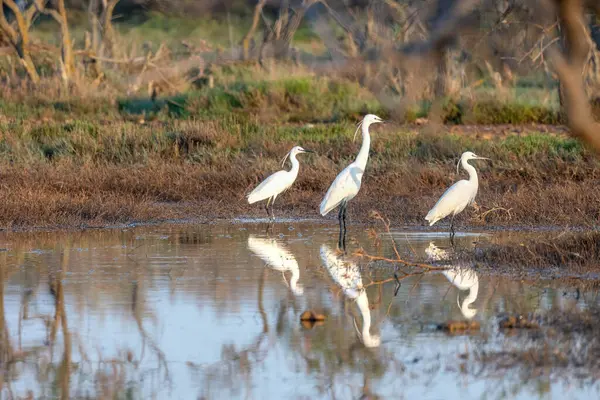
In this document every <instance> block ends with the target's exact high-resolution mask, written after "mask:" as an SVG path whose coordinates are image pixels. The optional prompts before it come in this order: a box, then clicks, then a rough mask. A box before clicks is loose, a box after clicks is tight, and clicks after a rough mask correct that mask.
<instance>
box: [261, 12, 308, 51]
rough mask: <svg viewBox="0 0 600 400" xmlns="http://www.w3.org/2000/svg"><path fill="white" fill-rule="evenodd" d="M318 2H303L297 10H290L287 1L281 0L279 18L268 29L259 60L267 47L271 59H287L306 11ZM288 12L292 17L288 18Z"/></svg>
mask: <svg viewBox="0 0 600 400" xmlns="http://www.w3.org/2000/svg"><path fill="white" fill-rule="evenodd" d="M318 2H319V0H304V1H303V2H302V5H301V6H300V7H298V8H291V7H290V6H289V2H288V0H282V1H281V6H280V8H279V17H278V18H277V21H275V23H274V24H273V26H272V27H269V28H268V32H267V33H266V35H265V38H264V40H263V43H262V45H261V50H260V59H261V60H262V59H263V58H264V52H265V50H266V48H267V47H268V46H270V47H271V48H272V51H273V57H274V58H276V59H278V60H285V59H288V58H289V56H290V45H291V43H292V40H293V39H294V35H295V34H296V31H297V30H298V28H299V27H300V23H301V22H302V19H303V18H304V15H305V14H306V11H307V10H308V9H309V8H310V7H311V6H312V5H313V4H315V3H318ZM290 11H291V13H292V15H291V16H290Z"/></svg>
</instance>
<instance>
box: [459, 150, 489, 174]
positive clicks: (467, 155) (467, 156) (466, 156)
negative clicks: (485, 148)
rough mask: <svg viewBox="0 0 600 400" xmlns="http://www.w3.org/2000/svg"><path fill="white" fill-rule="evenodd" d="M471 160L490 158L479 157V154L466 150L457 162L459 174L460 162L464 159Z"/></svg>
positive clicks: (465, 160)
mask: <svg viewBox="0 0 600 400" xmlns="http://www.w3.org/2000/svg"><path fill="white" fill-rule="evenodd" d="M469 160H489V158H486V157H479V156H478V155H477V154H475V153H473V152H472V151H465V152H464V153H462V156H460V160H458V162H457V163H456V173H457V174H458V166H459V165H460V163H461V162H462V161H464V162H467V161H469Z"/></svg>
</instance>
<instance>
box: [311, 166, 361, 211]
mask: <svg viewBox="0 0 600 400" xmlns="http://www.w3.org/2000/svg"><path fill="white" fill-rule="evenodd" d="M363 172H364V171H363V170H362V168H359V167H357V166H356V165H355V164H354V163H352V164H350V165H349V166H347V167H346V168H344V170H343V171H342V172H340V173H339V175H338V176H337V177H336V178H335V180H334V181H333V183H332V184H331V186H330V187H329V189H328V190H327V193H326V194H325V197H324V198H323V201H321V208H320V212H321V215H323V216H324V215H327V213H328V212H329V211H331V210H333V209H334V208H336V207H337V206H338V205H339V204H340V203H341V202H342V201H343V200H344V199H346V198H347V197H354V196H356V194H357V193H358V191H359V189H360V183H361V180H362V175H363Z"/></svg>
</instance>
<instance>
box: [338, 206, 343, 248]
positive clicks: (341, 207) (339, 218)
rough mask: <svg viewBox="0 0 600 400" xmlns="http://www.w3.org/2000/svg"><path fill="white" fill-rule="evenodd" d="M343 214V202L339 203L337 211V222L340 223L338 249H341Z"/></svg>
mask: <svg viewBox="0 0 600 400" xmlns="http://www.w3.org/2000/svg"><path fill="white" fill-rule="evenodd" d="M343 214H344V203H342V204H340V210H339V212H338V222H339V223H340V235H339V238H338V249H340V250H341V249H342V234H343V231H344V225H343V222H342V216H343Z"/></svg>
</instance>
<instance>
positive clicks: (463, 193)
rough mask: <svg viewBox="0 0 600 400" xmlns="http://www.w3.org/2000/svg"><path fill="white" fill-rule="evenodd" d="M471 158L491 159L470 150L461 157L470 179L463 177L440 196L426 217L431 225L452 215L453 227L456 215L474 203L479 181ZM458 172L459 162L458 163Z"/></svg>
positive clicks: (461, 162) (460, 162)
mask: <svg viewBox="0 0 600 400" xmlns="http://www.w3.org/2000/svg"><path fill="white" fill-rule="evenodd" d="M469 160H489V158H485V157H479V156H477V155H475V154H474V153H472V152H470V151H466V152H464V153H463V154H462V156H461V157H460V161H459V164H461V165H462V167H463V169H465V170H466V171H467V172H468V173H469V179H468V180H466V179H463V180H460V181H458V182H456V183H455V184H454V185H452V186H450V188H449V189H448V190H446V192H444V194H443V195H442V197H440V199H439V200H438V201H437V203H436V204H435V206H433V208H432V209H431V210H429V212H428V213H427V216H425V219H426V220H427V221H428V222H429V226H431V225H433V224H435V223H436V222H437V221H439V220H440V219H442V218H445V217H447V216H448V215H452V222H451V223H450V227H451V229H453V227H452V223H453V222H454V216H455V215H456V214H458V213H460V212H461V211H463V210H464V209H465V208H466V207H467V206H468V205H470V204H472V203H473V201H474V200H475V196H477V190H478V188H479V182H478V180H477V171H476V170H475V168H474V167H473V166H472V165H470V164H469V163H468V161H469ZM456 172H458V164H457V165H456Z"/></svg>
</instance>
